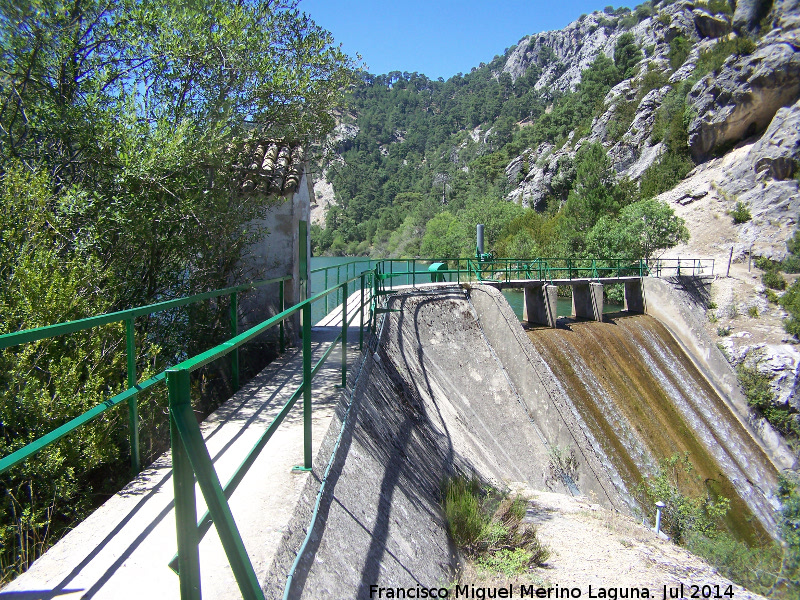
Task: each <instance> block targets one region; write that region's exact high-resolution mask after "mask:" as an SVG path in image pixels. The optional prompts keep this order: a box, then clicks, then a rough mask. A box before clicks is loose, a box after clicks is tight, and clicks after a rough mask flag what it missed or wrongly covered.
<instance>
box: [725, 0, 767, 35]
mask: <svg viewBox="0 0 800 600" xmlns="http://www.w3.org/2000/svg"><path fill="white" fill-rule="evenodd" d="M767 11H769V1H768V0H736V10H735V11H734V13H733V28H734V29H735V30H736V31H737V32H744V33H753V32H755V31H756V30H758V22H759V21H760V20H761V19H762V18H763V17H764V15H766V14H767Z"/></svg>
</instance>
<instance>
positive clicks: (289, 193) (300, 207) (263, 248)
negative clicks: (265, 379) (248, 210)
mask: <svg viewBox="0 0 800 600" xmlns="http://www.w3.org/2000/svg"><path fill="white" fill-rule="evenodd" d="M234 168H235V169H237V170H239V171H241V177H240V178H239V179H240V181H241V184H239V185H241V193H242V194H254V195H257V196H258V197H260V198H263V201H264V202H265V203H268V204H270V205H271V206H270V207H269V209H268V212H267V214H266V216H265V218H264V219H260V220H258V221H255V222H254V223H253V224H254V225H255V226H256V227H260V228H264V229H265V233H266V234H265V235H264V236H263V237H261V239H260V240H258V241H257V242H256V243H254V244H253V245H251V246H250V248H249V250H248V251H247V253H245V254H244V255H243V256H242V267H243V271H244V276H245V278H246V280H247V281H256V280H262V279H271V278H273V277H281V276H283V275H291V276H292V281H291V282H286V284H285V291H284V294H285V295H284V303H285V306H286V307H290V306H292V305H293V304H296V303H297V302H299V301H300V300H302V299H303V298H304V297H305V294H306V293H307V290H306V289H304V285H303V284H305V282H307V281H308V277H309V273H308V270H309V266H308V260H306V261H305V271H306V272H305V273H301V272H300V271H301V266H300V255H301V252H302V253H303V254H304V256H305V257H306V258H308V257H309V256H310V241H309V239H308V235H306V236H305V244H304V247H302V248H301V245H302V243H301V240H300V234H299V231H300V224H301V222H304V223H305V224H306V225H305V226H306V227H307V224H308V222H309V220H310V214H311V202H312V201H313V198H314V190H313V183H312V181H311V177H310V176H309V174H308V170H307V167H306V161H305V151H304V149H303V147H302V145H301V144H299V143H296V142H294V143H293V142H289V141H286V140H270V139H259V138H257V137H253V138H251V139H250V140H249V141H247V142H245V144H244V146H243V149H242V151H241V153H240V154H239V160H238V161H237V164H236V165H234ZM306 231H307V230H306ZM278 290H279V288H278V285H277V284H275V285H268V286H265V287H262V288H259V290H258V291H257V292H256V293H247V294H244V295H243V296H242V299H241V301H240V303H239V330H240V331H244V330H245V329H248V328H250V327H253V326H254V325H256V324H258V323H260V322H262V321H264V320H265V319H268V318H269V317H271V316H273V315H275V314H277V313H278V312H279V310H280V308H279V297H278V296H279V295H278ZM299 324H300V320H299V315H295V316H294V317H293V318H292V321H291V324H290V325H289V327H288V330H289V332H290V333H289V336H290V337H289V339H294V338H296V337H297V335H298V333H299V331H300V329H299ZM273 336H274V334H273V335H272V336H268V337H273Z"/></svg>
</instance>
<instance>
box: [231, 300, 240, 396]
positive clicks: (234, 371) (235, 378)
mask: <svg viewBox="0 0 800 600" xmlns="http://www.w3.org/2000/svg"><path fill="white" fill-rule="evenodd" d="M230 304H231V337H236V336H237V335H238V334H239V314H238V313H239V301H238V297H237V295H236V292H233V293H232V294H231V303H230ZM231 383H232V385H233V391H234V392H238V391H239V349H238V348H236V349H235V350H234V351H233V352H231Z"/></svg>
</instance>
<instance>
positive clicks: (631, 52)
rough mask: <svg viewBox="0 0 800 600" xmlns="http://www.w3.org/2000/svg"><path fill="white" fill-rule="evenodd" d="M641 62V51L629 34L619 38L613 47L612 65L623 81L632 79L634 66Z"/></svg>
mask: <svg viewBox="0 0 800 600" xmlns="http://www.w3.org/2000/svg"><path fill="white" fill-rule="evenodd" d="M641 60H642V51H641V49H640V48H639V46H638V44H637V43H636V39H635V38H634V37H633V34H632V33H631V32H626V33H623V34H622V35H621V36H619V39H618V40H617V43H616V45H615V46H614V65H615V66H616V67H617V70H618V71H619V73H620V76H621V77H622V78H623V79H628V78H630V77H633V75H634V73H635V71H636V65H637V64H639V61H641Z"/></svg>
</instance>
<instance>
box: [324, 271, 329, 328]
mask: <svg viewBox="0 0 800 600" xmlns="http://www.w3.org/2000/svg"><path fill="white" fill-rule="evenodd" d="M325 289H326V290H327V289H328V268H327V267H325ZM329 295H330V294H325V315H326V316H327V315H328V312H329V311H328V296H329Z"/></svg>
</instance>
